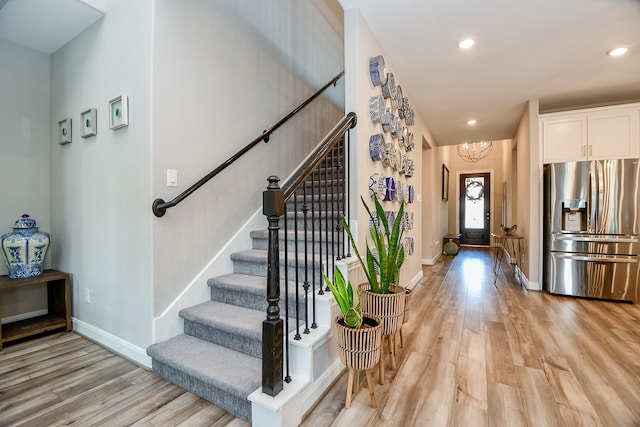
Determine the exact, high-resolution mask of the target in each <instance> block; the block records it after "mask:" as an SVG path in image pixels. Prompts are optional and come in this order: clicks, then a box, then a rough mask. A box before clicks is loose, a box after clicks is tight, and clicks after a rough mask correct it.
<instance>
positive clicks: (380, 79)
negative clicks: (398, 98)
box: [369, 55, 387, 86]
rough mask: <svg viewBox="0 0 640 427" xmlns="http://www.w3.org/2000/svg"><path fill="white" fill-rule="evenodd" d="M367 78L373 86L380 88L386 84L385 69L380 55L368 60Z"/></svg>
mask: <svg viewBox="0 0 640 427" xmlns="http://www.w3.org/2000/svg"><path fill="white" fill-rule="evenodd" d="M369 76H370V77H371V83H373V85H374V86H380V85H383V84H385V83H386V82H387V69H386V68H385V66H384V58H383V57H382V55H378V56H374V57H373V58H371V59H369Z"/></svg>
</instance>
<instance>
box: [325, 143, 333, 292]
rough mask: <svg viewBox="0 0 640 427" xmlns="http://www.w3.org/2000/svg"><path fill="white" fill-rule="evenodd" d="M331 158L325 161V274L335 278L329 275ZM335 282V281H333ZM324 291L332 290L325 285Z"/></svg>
mask: <svg viewBox="0 0 640 427" xmlns="http://www.w3.org/2000/svg"><path fill="white" fill-rule="evenodd" d="M329 156H330V154H327V157H325V159H324V197H323V199H324V220H325V223H324V225H325V227H324V246H325V249H326V258H325V270H326V271H325V274H326V275H327V277H333V276H331V275H329V267H330V266H329V260H330V256H331V255H330V253H331V252H330V251H329V242H330V241H329V228H330V226H329V224H330V223H331V219H330V216H329V207H330V205H329V169H330V168H331V166H330V165H329ZM332 280H333V279H332ZM324 290H325V291H326V292H329V291H331V289H329V287H328V286H326V285H325V288H324Z"/></svg>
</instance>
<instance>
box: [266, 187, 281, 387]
mask: <svg viewBox="0 0 640 427" xmlns="http://www.w3.org/2000/svg"><path fill="white" fill-rule="evenodd" d="M268 181H269V185H268V186H267V190H266V191H264V192H263V193H262V206H263V207H262V212H263V214H264V215H265V216H266V217H267V220H268V221H269V249H268V251H267V318H266V319H265V320H264V321H263V322H262V392H263V393H266V394H268V395H269V396H275V395H276V394H278V393H279V392H280V391H282V389H283V388H284V385H283V383H282V339H283V331H282V319H281V318H280V307H279V305H278V302H279V301H280V244H279V240H278V237H279V236H278V232H279V230H280V224H279V221H280V217H281V216H282V215H283V213H284V211H285V209H284V195H283V193H282V190H281V189H280V186H279V185H278V182H279V181H280V179H279V178H278V177H277V176H270V177H269V178H268Z"/></svg>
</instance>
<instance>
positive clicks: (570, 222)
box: [543, 159, 640, 301]
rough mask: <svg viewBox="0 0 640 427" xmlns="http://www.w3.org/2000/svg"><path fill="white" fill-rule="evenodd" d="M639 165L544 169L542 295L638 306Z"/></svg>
mask: <svg viewBox="0 0 640 427" xmlns="http://www.w3.org/2000/svg"><path fill="white" fill-rule="evenodd" d="M639 183H640V159H625V160H593V161H585V162H571V163H553V164H548V165H545V166H544V216H545V218H544V227H543V229H544V272H543V285H544V289H545V290H547V291H548V292H550V293H554V294H562V295H575V296H581V297H589V298H601V299H613V300H625V301H640V295H639V289H638V277H640V274H639V270H640V262H639V261H640V260H639V258H640V243H639V241H640V235H639V234H640V230H639V225H640V224H639V221H640V218H639V217H638V215H639V214H640V188H639Z"/></svg>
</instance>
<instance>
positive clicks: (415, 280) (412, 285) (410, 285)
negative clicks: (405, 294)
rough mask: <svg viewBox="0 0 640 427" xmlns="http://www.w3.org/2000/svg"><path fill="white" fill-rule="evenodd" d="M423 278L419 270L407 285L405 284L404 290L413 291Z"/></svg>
mask: <svg viewBox="0 0 640 427" xmlns="http://www.w3.org/2000/svg"><path fill="white" fill-rule="evenodd" d="M423 277H424V273H423V272H422V269H420V271H419V272H418V274H416V275H415V276H413V279H411V280H409V283H407V285H406V286H405V288H407V289H415V287H416V286H418V285H419V284H420V282H421V281H422V278H423Z"/></svg>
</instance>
